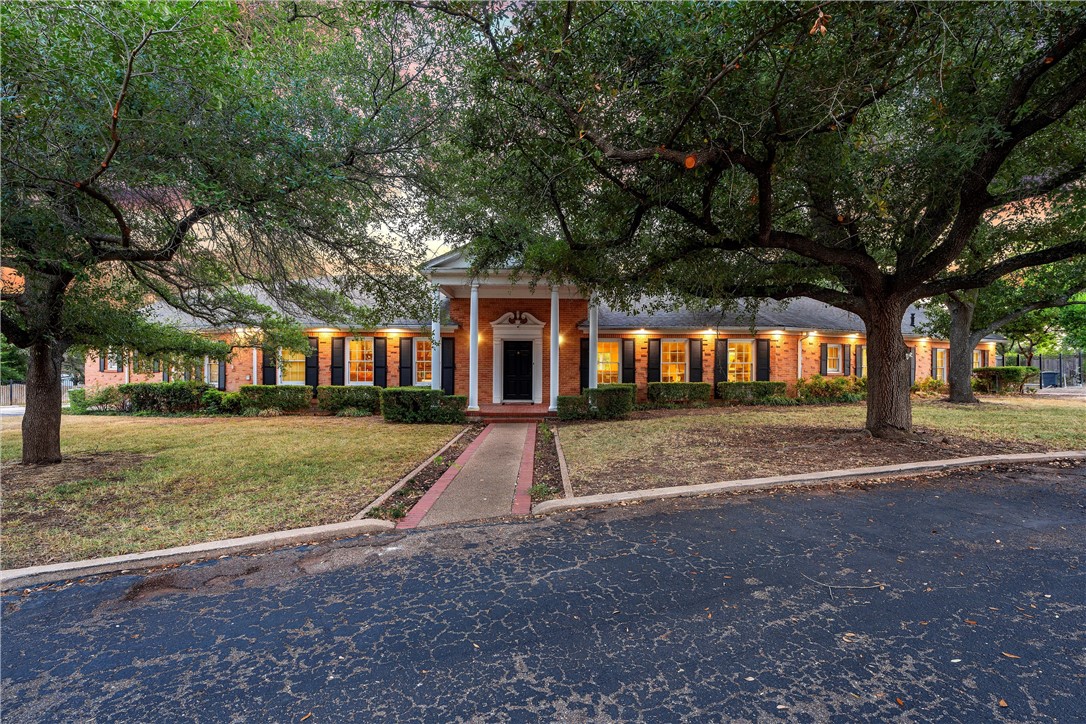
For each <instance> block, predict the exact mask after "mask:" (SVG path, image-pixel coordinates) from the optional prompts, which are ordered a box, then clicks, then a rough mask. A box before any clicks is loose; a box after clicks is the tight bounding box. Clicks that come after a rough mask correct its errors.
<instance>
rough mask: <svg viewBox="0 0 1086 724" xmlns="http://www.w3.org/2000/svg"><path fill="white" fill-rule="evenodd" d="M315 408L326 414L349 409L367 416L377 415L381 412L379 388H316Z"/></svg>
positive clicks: (325, 386)
mask: <svg viewBox="0 0 1086 724" xmlns="http://www.w3.org/2000/svg"><path fill="white" fill-rule="evenodd" d="M317 407H319V408H320V409H322V410H327V411H328V412H339V411H340V410H343V409H345V408H348V407H349V408H352V409H354V410H358V411H359V412H364V413H365V414H367V415H377V414H380V412H381V388H380V387H345V386H343V385H322V386H320V387H318V388H317Z"/></svg>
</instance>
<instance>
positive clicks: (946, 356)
mask: <svg viewBox="0 0 1086 724" xmlns="http://www.w3.org/2000/svg"><path fill="white" fill-rule="evenodd" d="M974 351H977V350H974ZM940 352H942V353H943V364H941V365H940V364H936V365H933V366H934V367H935V370H936V371H937V372H942V373H943V376H942V377H937V376H936V375H932V377H934V378H935V379H936V380H938V381H940V382H946V381H947V377H948V376H949V370H948V369H947V367H949V366H950V350H949V349H944V348H943V347H932V348H931V354H932V359H934V360H935V361H936V362H938V361H939V353H940ZM970 373H972V370H970Z"/></svg>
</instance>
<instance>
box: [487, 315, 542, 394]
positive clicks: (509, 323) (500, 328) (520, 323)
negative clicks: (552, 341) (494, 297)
mask: <svg viewBox="0 0 1086 724" xmlns="http://www.w3.org/2000/svg"><path fill="white" fill-rule="evenodd" d="M490 326H491V328H492V330H493V331H492V332H491V334H492V335H493V336H492V337H491V340H492V343H491V347H492V348H493V351H494V366H493V370H494V385H493V386H494V390H493V400H494V404H495V405H500V404H501V403H502V402H504V400H503V395H504V393H503V391H502V385H503V383H504V381H505V370H504V366H505V354H504V346H505V345H504V344H503V342H504V341H505V340H507V339H521V340H529V341H531V343H532V402H534V403H535V404H537V405H538V404H540V403H542V402H543V327H544V324H543V322H541V321H539V320H538V319H536V318H535V317H534V316H532V315H531V314H529V313H528V312H506V313H505V314H503V315H502V316H500V317H498V318H497V319H495V320H494V321H493V322H491V323H490Z"/></svg>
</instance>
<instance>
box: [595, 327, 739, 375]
mask: <svg viewBox="0 0 1086 724" xmlns="http://www.w3.org/2000/svg"><path fill="white" fill-rule="evenodd" d="M668 342H682V343H683V344H684V345H686V371H685V372H683V382H689V381H690V338H689V337H666V338H662V339H661V340H660V381H661V382H663V381H664V364H665V363H664V345H665V344H667V343H668ZM729 344H730V342H729ZM591 347H592V345H591V343H590V344H589V349H590V350H591ZM589 373H590V376H589V379H591V370H589ZM665 384H666V383H665Z"/></svg>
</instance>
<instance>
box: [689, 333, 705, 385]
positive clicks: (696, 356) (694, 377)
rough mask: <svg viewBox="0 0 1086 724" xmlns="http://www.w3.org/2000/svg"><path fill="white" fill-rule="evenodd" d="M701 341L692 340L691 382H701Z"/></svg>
mask: <svg viewBox="0 0 1086 724" xmlns="http://www.w3.org/2000/svg"><path fill="white" fill-rule="evenodd" d="M701 376H702V375H701V340H700V339H692V340H690V381H691V382H701Z"/></svg>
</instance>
